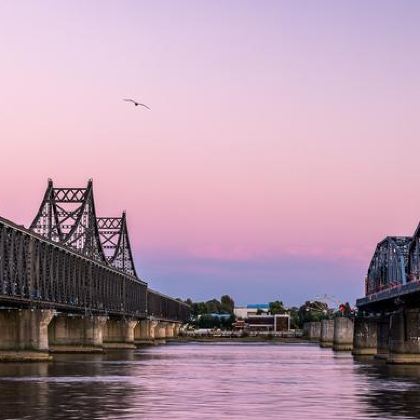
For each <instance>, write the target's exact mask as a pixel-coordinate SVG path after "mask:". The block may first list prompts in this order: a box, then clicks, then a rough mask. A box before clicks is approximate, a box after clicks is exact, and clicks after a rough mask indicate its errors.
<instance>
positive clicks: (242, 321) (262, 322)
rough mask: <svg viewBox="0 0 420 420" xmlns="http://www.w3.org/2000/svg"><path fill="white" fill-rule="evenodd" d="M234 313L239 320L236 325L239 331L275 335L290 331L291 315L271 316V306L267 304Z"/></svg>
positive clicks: (239, 308) (251, 305)
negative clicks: (271, 333)
mask: <svg viewBox="0 0 420 420" xmlns="http://www.w3.org/2000/svg"><path fill="white" fill-rule="evenodd" d="M233 313H234V314H235V316H236V318H237V319H236V322H235V323H234V328H235V329H237V330H246V331H253V332H273V333H275V332H281V331H289V330H290V315H289V314H276V315H271V314H270V305H269V304H267V303H259V304H250V305H247V306H243V307H237V308H234V310H233ZM257 314H258V315H257Z"/></svg>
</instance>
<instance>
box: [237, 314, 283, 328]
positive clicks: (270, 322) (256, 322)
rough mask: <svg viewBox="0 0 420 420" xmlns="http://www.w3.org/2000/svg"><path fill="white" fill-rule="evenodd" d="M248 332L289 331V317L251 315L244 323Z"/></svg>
mask: <svg viewBox="0 0 420 420" xmlns="http://www.w3.org/2000/svg"><path fill="white" fill-rule="evenodd" d="M245 324H246V325H247V326H246V327H245V329H247V330H249V331H268V332H281V331H289V330H290V315H289V314H276V315H252V316H249V317H248V318H247V320H246V321H245Z"/></svg>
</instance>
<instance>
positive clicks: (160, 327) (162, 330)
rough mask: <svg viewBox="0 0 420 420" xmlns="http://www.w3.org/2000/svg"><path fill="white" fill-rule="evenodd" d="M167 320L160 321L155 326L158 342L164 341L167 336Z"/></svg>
mask: <svg viewBox="0 0 420 420" xmlns="http://www.w3.org/2000/svg"><path fill="white" fill-rule="evenodd" d="M166 324H167V323H166V322H161V321H160V322H158V323H157V325H156V327H155V340H156V342H158V343H164V342H165V338H166Z"/></svg>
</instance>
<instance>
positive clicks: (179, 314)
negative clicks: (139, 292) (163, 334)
mask: <svg viewBox="0 0 420 420" xmlns="http://www.w3.org/2000/svg"><path fill="white" fill-rule="evenodd" d="M147 314H148V315H149V316H151V317H153V318H157V319H160V320H171V321H178V322H188V321H189V319H190V306H189V305H188V304H186V303H184V302H181V301H179V300H177V299H174V298H171V297H169V296H166V295H164V294H162V293H159V292H156V291H155V290H152V289H147Z"/></svg>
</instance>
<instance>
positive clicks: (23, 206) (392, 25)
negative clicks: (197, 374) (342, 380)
mask: <svg viewBox="0 0 420 420" xmlns="http://www.w3.org/2000/svg"><path fill="white" fill-rule="evenodd" d="M346 3H347V2H337V1H299V2H296V1H263V2H259V1H231V2H224V1H200V2H196V1H166V2H163V1H154V2H141V1H98V2H95V1H91V2H81V1H80V2H77V1H74V2H55V1H43V2H38V1H37V2H35V1H32V2H19V3H18V2H12V1H10V2H7V1H6V2H1V3H0V41H1V42H0V75H1V79H0V80H1V82H0V83H1V96H0V136H1V140H2V143H1V145H2V156H3V159H2V164H1V165H0V174H1V179H2V182H1V184H0V197H1V200H0V203H1V204H0V205H1V207H0V213H1V215H2V216H4V217H7V218H10V219H12V220H14V221H16V222H19V223H24V224H26V225H28V223H29V222H30V221H31V219H32V217H33V216H34V214H35V212H36V210H37V208H38V206H39V203H40V200H41V197H42V193H43V191H44V189H45V186H46V182H47V178H48V177H52V178H53V179H54V182H55V183H56V184H57V185H63V186H83V185H85V183H86V181H87V179H88V178H90V177H93V178H94V188H95V195H96V205H97V211H98V213H100V214H102V215H118V214H119V212H120V211H121V210H122V209H125V210H127V213H128V218H129V219H128V221H129V227H130V231H131V240H132V243H133V245H134V248H135V255H136V258H137V262H138V264H137V266H138V272H139V273H140V275H142V276H143V277H144V278H145V280H147V281H149V282H150V283H151V285H152V286H153V287H156V288H159V289H160V290H162V291H164V292H167V293H171V294H175V295H177V296H182V297H187V296H192V297H193V298H203V299H204V298H210V297H213V296H219V295H220V294H223V293H224V292H225V291H227V292H229V293H232V294H233V295H234V297H236V299H237V300H238V302H240V303H250V302H253V301H255V300H258V301H267V300H272V299H277V298H281V299H283V300H285V301H286V302H287V303H290V304H297V303H300V302H301V301H302V300H304V299H310V298H313V297H314V296H315V295H316V294H323V293H329V294H334V295H337V296H339V297H340V298H343V299H350V300H353V299H354V298H356V297H358V296H360V295H361V294H362V292H363V288H362V285H363V276H364V273H365V272H366V269H367V264H368V261H369V259H370V256H371V254H372V253H373V250H374V247H375V245H376V243H377V242H378V241H379V240H381V239H382V238H383V237H384V236H386V235H388V234H401V235H405V234H411V233H412V232H413V231H414V229H415V227H416V225H417V223H418V221H419V219H420V194H419V181H420V176H419V169H418V155H419V152H420V142H419V138H420V136H419V134H420V118H419V101H420V100H419V98H420V96H419V93H420V57H419V54H420V27H419V25H418V22H419V19H420V4H418V3H416V2H413V1H399V2H395V1H382V0H381V1H379V0H378V1H373V0H371V1H368V2H366V1H353V2H348V3H347V4H346ZM123 97H135V98H137V99H139V100H141V101H144V102H145V103H147V104H148V105H149V106H150V107H151V108H152V111H147V110H144V109H139V108H134V107H132V106H130V105H129V104H127V103H124V102H123V101H122V100H121V99H122V98H123Z"/></svg>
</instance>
